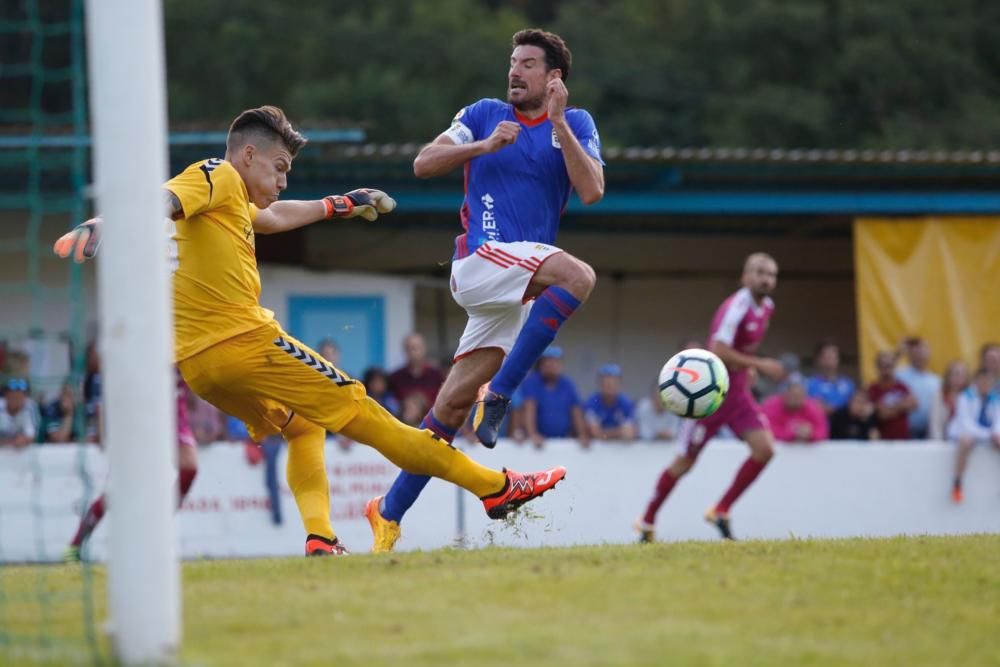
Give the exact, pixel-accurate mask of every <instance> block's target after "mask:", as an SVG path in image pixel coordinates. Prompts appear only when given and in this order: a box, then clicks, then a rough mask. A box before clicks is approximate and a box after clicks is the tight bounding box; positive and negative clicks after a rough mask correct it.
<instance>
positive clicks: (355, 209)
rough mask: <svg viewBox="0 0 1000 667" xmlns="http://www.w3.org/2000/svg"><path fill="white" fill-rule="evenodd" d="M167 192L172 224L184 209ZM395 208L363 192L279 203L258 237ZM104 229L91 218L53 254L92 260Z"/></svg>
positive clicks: (379, 195) (262, 214)
mask: <svg viewBox="0 0 1000 667" xmlns="http://www.w3.org/2000/svg"><path fill="white" fill-rule="evenodd" d="M163 192H164V196H165V198H166V206H165V213H166V215H167V217H168V218H170V219H171V220H180V219H182V218H184V208H183V207H182V206H181V202H180V199H178V198H177V195H175V194H174V193H173V192H170V191H169V190H164V191H163ZM395 208H396V200H394V199H393V198H392V197H390V196H389V195H387V194H386V193H384V192H382V191H381V190H374V189H371V188H359V189H357V190H351V191H350V192H348V193H347V194H345V195H330V196H328V197H324V198H323V199H317V200H315V201H284V202H275V203H273V204H271V206H269V207H268V208H266V209H263V210H261V211H258V213H257V218H256V219H255V220H254V225H253V227H254V232H256V233H257V234H277V233H279V232H287V231H289V230H292V229H297V228H298V227H303V226H305V225H308V224H311V223H313V222H318V221H319V220H325V219H327V218H356V217H360V218H364V219H365V220H368V221H374V220H377V219H378V216H379V214H381V213H389V212H390V211H392V210H393V209H395ZM102 226H103V220H101V217H100V216H97V217H94V218H91V219H90V220H87V221H86V222H84V223H81V224H79V225H77V226H76V227H75V228H73V230H72V231H70V232H67V233H66V234H63V235H62V236H60V237H59V239H58V240H57V241H56V242H55V244H54V245H53V246H52V250H53V251H54V252H55V253H56V254H57V255H59V256H60V257H62V258H63V259H65V258H67V257H70V256H72V257H73V260H74V261H76V262H84V261H86V260H88V259H92V258H93V257H94V256H95V255H97V250H98V248H100V245H101V233H102V232H101V228H102Z"/></svg>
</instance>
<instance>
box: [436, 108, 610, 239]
mask: <svg viewBox="0 0 1000 667" xmlns="http://www.w3.org/2000/svg"><path fill="white" fill-rule="evenodd" d="M505 120H507V121H513V122H517V123H520V124H521V133H520V134H519V135H518V137H517V141H515V142H514V143H513V144H511V145H510V146H505V147H504V148H501V149H500V150H499V151H497V152H495V153H489V154H487V155H481V156H479V157H477V158H474V159H472V160H470V161H469V162H468V163H466V165H465V201H464V202H463V203H462V208H461V211H460V216H461V220H462V227H463V228H465V233H464V234H462V235H461V236H459V237H458V238H457V239H455V259H461V258H462V257H466V256H468V255H469V254H471V253H473V252H475V251H476V249H477V248H478V247H479V246H481V245H482V244H484V243H487V242H489V241H500V242H503V243H513V242H515V241H534V242H538V243H546V244H549V245H552V244H554V243H555V239H556V233H557V232H558V231H559V218H560V217H561V216H562V212H563V210H565V208H566V204H567V202H568V201H569V193H570V190H571V189H572V184H571V183H570V180H569V174H568V173H567V171H566V163H565V162H564V160H563V154H562V146H560V144H559V139H558V137H557V136H556V131H555V129H554V128H553V127H552V122H551V121H550V120H549V119H548V115H543V116H541V117H539V118H535V119H527V118H525V117H524V116H522V115H521V114H519V113H518V112H517V110H516V109H514V107H513V106H512V105H510V104H508V103H507V102H501V101H500V100H497V99H483V100H479V101H478V102H475V103H474V104H470V105H469V106H467V107H465V108H463V109H462V110H461V111H459V112H458V114H457V115H456V116H455V119H454V120H453V121H452V125H451V128H449V130H448V131H447V132H446V135H447V136H448V137H450V138H451V140H452V141H454V142H455V143H456V144H466V143H472V142H473V141H480V140H482V139H486V138H487V137H489V136H490V134H492V132H493V130H494V129H495V128H496V126H497V125H498V124H499V123H500V122H501V121H505ZM566 120H567V121H568V123H569V126H570V128H571V129H572V131H573V134H574V135H575V136H576V138H577V140H578V141H579V142H580V145H581V146H583V150H584V151H586V153H587V154H588V155H590V156H591V157H593V158H594V159H596V160H599V161H600V162H601V164H604V161H603V160H602V159H601V139H600V136H599V135H598V133H597V127H596V126H595V125H594V119H593V118H592V117H591V116H590V114H589V113H587V112H586V111H584V110H583V109H577V108H569V109H567V110H566Z"/></svg>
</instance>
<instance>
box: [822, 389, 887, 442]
mask: <svg viewBox="0 0 1000 667" xmlns="http://www.w3.org/2000/svg"><path fill="white" fill-rule="evenodd" d="M830 439H831V440H878V423H877V421H876V419H875V405H874V404H873V403H872V401H871V399H870V398H868V393H867V392H866V391H865V390H864V389H855V390H854V393H853V394H852V395H851V399H850V400H849V401H848V402H847V405H845V406H843V407H841V408H840V409H838V410H837V411H836V412H834V413H833V414H832V415H830Z"/></svg>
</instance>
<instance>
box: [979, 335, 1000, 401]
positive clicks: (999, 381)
mask: <svg viewBox="0 0 1000 667" xmlns="http://www.w3.org/2000/svg"><path fill="white" fill-rule="evenodd" d="M979 366H980V367H981V368H985V369H986V370H987V371H989V373H990V375H992V376H993V379H994V385H995V386H994V389H996V390H1000V343H992V342H991V343H985V344H983V346H982V347H981V348H980V349H979Z"/></svg>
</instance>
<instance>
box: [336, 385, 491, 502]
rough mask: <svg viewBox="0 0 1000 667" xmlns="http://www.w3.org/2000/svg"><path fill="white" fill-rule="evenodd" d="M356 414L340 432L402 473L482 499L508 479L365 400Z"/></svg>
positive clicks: (439, 439) (369, 399)
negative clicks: (450, 485) (427, 477)
mask: <svg viewBox="0 0 1000 667" xmlns="http://www.w3.org/2000/svg"><path fill="white" fill-rule="evenodd" d="M359 406H360V408H361V409H360V410H359V412H358V415H357V416H356V417H355V418H354V419H352V420H351V421H350V422H349V423H348V424H347V425H346V426H345V427H344V428H342V429H341V430H340V432H341V433H343V434H344V435H346V436H347V437H348V438H350V439H351V440H354V441H355V442H360V443H361V444H363V445H368V446H370V447H374V448H375V449H377V450H378V451H379V452H381V454H382V455H383V456H384V457H386V458H387V459H389V460H390V461H392V462H393V463H395V464H396V465H397V466H399V467H400V468H402V469H403V470H405V471H407V472H411V473H415V474H417V475H430V476H432V477H439V478H441V479H443V480H446V481H448V482H451V483H453V484H457V485H458V486H460V487H462V488H463V489H465V490H467V491H471V492H472V493H474V494H476V496H477V497H479V498H483V497H485V496H489V495H492V494H495V493H497V492H499V491H500V490H501V489H503V488H504V485H505V484H506V483H507V477H506V476H505V475H504V474H503V473H502V472H499V471H497V470H491V469H489V468H487V467H485V466H481V465H479V464H478V463H476V462H475V461H473V460H472V459H470V458H469V457H468V456H466V455H465V454H463V453H462V452H460V451H458V450H457V449H455V448H454V447H452V446H451V445H450V444H448V443H447V442H445V441H444V440H442V439H441V438H440V437H438V436H436V435H434V433H433V432H432V431H430V430H428V429H423V430H419V429H415V428H413V427H412V426H407V425H406V424H404V423H402V422H401V421H399V420H398V419H396V418H395V417H393V416H392V415H391V414H389V412H388V411H387V410H386V409H385V408H383V407H382V406H381V405H379V404H378V403H377V402H375V401H374V400H373V399H372V398H370V397H366V398H365V399H364V400H363V401H361V402H360V404H359Z"/></svg>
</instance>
